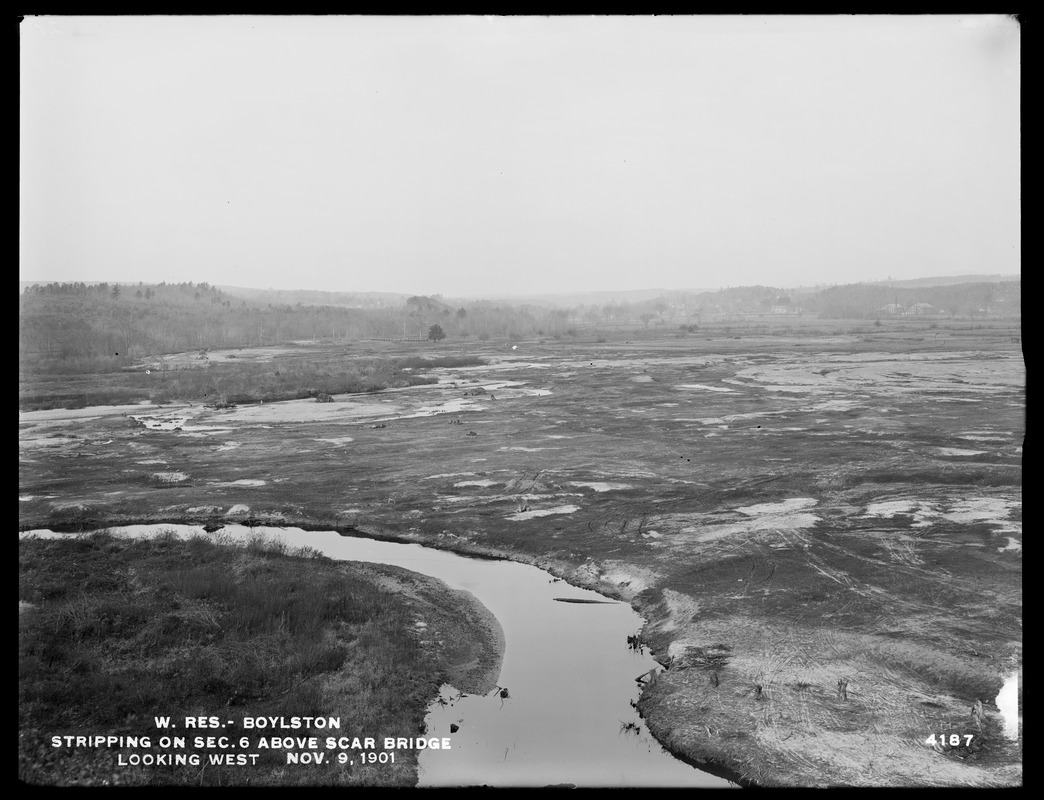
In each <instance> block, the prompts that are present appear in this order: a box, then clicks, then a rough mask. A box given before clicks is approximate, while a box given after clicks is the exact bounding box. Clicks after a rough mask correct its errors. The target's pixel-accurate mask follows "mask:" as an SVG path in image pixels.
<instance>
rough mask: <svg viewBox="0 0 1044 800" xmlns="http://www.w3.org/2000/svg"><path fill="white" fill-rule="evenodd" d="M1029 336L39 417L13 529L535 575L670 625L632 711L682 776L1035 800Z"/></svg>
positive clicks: (483, 352) (481, 372)
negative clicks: (171, 531)
mask: <svg viewBox="0 0 1044 800" xmlns="http://www.w3.org/2000/svg"><path fill="white" fill-rule="evenodd" d="M1018 334H1019V331H1018V329H1017V328H1013V329H1011V330H1001V329H999V328H998V329H992V330H966V331H956V332H954V331H948V332H946V333H944V334H941V335H940V334H936V333H935V332H934V331H930V330H927V329H925V330H921V331H905V332H894V331H893V332H889V330H888V329H887V328H886V329H884V330H883V331H882V332H880V333H878V332H876V331H875V332H873V333H866V334H851V333H844V332H839V331H829V330H827V329H824V333H822V334H821V335H804V336H797V335H795V336H764V337H758V336H743V337H742V338H740V337H726V336H722V335H720V334H711V335H701V336H689V337H686V338H658V339H657V338H647V339H644V340H641V341H639V340H637V339H635V340H634V341H630V342H625V341H609V342H602V343H569V342H564V341H563V342H551V341H548V342H546V343H537V342H519V343H517V349H514V350H513V349H512V347H511V345H510V344H508V345H504V344H503V343H501V344H499V345H495V344H494V343H486V344H483V345H479V344H478V343H473V344H469V346H468V353H467V354H468V355H477V356H483V357H486V358H489V359H490V363H489V365H488V366H483V367H468V368H461V369H448V370H439V371H438V373H437V375H438V377H439V383H437V384H435V385H429V386H417V387H412V388H408V389H401V390H394V391H386V392H380V393H375V394H370V395H351V396H346V395H341V396H335V397H334V402H332V403H316V402H314V401H305V400H301V401H289V402H282V403H271V404H269V403H266V404H263V405H254V406H239V407H238V408H233V409H226V410H212V409H208V408H204V407H202V406H200V405H198V404H195V405H188V404H184V405H176V406H173V405H172V406H164V407H148V406H133V407H131V406H123V407H119V406H117V407H109V408H104V409H102V408H87V409H79V410H76V411H63V410H53V411H37V412H27V413H20V414H19V492H20V496H19V523H20V527H21V528H22V529H28V528H43V527H50V528H53V529H56V530H76V529H89V528H94V527H102V526H105V525H110V524H129V523H148V522H197V523H205V522H211V523H217V524H220V523H222V522H239V523H242V522H244V521H246V522H254V523H256V524H263V525H284V524H285V525H295V526H299V527H303V528H307V529H338V530H342V531H347V530H350V529H355V530H357V531H360V532H364V533H366V534H368V535H372V536H377V537H384V538H397V539H402V540H410V541H418V542H423V543H425V544H430V545H433V546H437V547H443V548H450V549H453V550H457V551H461V552H475V553H484V554H495V555H503V556H507V557H509V558H513V559H516V560H522V561H527V562H530V563H534V564H538V565H540V566H543V567H545V568H547V569H549V570H550V571H552V572H553V573H554V574H556V575H558V576H560V577H563V578H565V579H566V580H568V581H570V582H573V583H576V584H578V585H583V586H587V587H590V588H594V589H597V590H598V591H601V592H603V593H604V594H607V595H610V596H614V597H618V598H623V599H626V600H628V601H630V602H631V603H632V604H634V605H635V607H636V608H638V609H639V610H640V611H641V613H642V614H643V615H644V616H645V617H646V618H647V619H648V620H649V623H648V625H647V627H646V629H645V631H644V633H643V636H644V638H645V640H646V641H647V642H648V643H649V645H650V646H651V647H652V648H653V650H654V652H655V654H656V655H657V658H658V659H659V660H660V661H661V663H663V664H664V665H665V666H667V667H668V669H666V670H665V671H664V672H662V673H661V674H660V675H659V676H658V677H657V678H656V679H655V680H654V681H653V682H652V683H651V685H649V686H648V688H647V689H646V690H645V692H644V693H643V696H642V699H641V702H640V710H641V712H642V713H643V715H644V716H645V718H646V720H647V722H648V724H649V726H650V729H651V730H652V731H653V732H654V733H655V734H656V735H657V737H658V738H659V739H660V740H661V741H662V742H663V743H664V744H665V745H666V746H668V747H669V748H670V749H671V750H672V751H674V752H676V753H678V754H679V755H682V756H684V757H686V758H688V759H691V760H694V761H701V762H708V761H712V762H715V763H718V764H720V765H721V766H723V767H726V768H728V769H730V770H733V771H734V772H736V773H738V774H740V775H742V776H743V777H744V779H745V780H746V781H749V782H753V783H756V784H760V785H800V786H823V785H860V786H861V785H878V786H908V785H924V786H939V785H947V786H950V785H953V786H1013V785H1020V784H1021V781H1022V768H1021V764H1022V745H1021V685H1022V681H1021V678H1020V681H1019V685H1020V695H1019V709H1020V711H1019V723H1018V729H1019V735H1018V738H1016V739H1012V738H1009V737H1006V736H1005V735H1004V733H1003V730H1002V729H1003V720H1002V719H1001V717H1000V714H999V710H998V708H997V706H996V705H995V699H996V697H997V695H998V692H999V691H1000V689H1001V686H1002V683H1003V681H1004V679H1005V677H1006V676H1008V675H1010V674H1011V673H1012V672H1015V671H1021V667H1022V644H1021V641H1022V585H1021V579H1022V444H1023V436H1024V430H1025V366H1024V361H1023V356H1022V353H1021V350H1020V345H1019V344H1017V343H1013V341H1012V338H1013V337H1015V336H1018ZM408 347H409V345H406V344H402V345H395V344H393V343H372V344H367V343H363V344H360V345H358V346H353V351H354V350H357V351H358V354H359V355H404V354H410V353H411V352H415V351H410V350H408V349H407V348H408ZM414 347H416V346H415V345H414ZM341 349H342V350H343V348H341ZM438 352H445V353H451V352H452V353H456V352H458V351H457V350H451V349H450V345H449V344H448V343H447V344H445V345H443V346H442V347H441V348H439V351H438ZM280 357H281V356H280V354H279V353H278V352H273V353H272V354H271V358H273V359H275V360H276V361H278V359H279V358H280ZM479 387H481V388H482V389H484V392H476V391H475V390H476V389H477V388H479ZM458 421H459V424H457V422H458ZM389 579H390V578H389ZM400 588H401V587H400ZM458 660H459V662H460V664H462V665H466V664H468V663H469V661H468V654H467V653H462V654H461V655H460V658H459V659H458ZM470 668H472V669H474V668H475V665H474V664H472V665H471V667H470ZM839 679H844V680H847V681H848V684H847V697H842V696H841V695H840V693H839V691H838V680H839ZM479 682H480V683H481V680H480V681H479ZM977 699H978V700H981V701H982V703H983V705H984V710H985V719H984V720H983V721H982V722H981V723H980V722H977V721H976V720H974V719H973V718H972V717H971V716H970V712H969V710H970V707H971V706H972V704H973V703H974V702H975V701H976V700H977ZM932 733H936V734H947V735H949V734H951V733H956V734H961V735H967V734H971V735H973V737H974V738H973V742H972V745H971V746H970V747H964V746H961V747H958V748H950V747H949V746H948V745H947V746H944V747H932V746H931V745H929V744H926V743H925V739H926V738H927V737H928V736H929V734H932Z"/></svg>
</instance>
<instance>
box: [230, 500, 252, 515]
mask: <svg viewBox="0 0 1044 800" xmlns="http://www.w3.org/2000/svg"><path fill="white" fill-rule="evenodd" d="M249 512H250V506H247V505H243V504H242V503H236V504H235V505H234V506H232V508H230V509H229V510H228V511H227V512H226V513H227V514H247V513H249Z"/></svg>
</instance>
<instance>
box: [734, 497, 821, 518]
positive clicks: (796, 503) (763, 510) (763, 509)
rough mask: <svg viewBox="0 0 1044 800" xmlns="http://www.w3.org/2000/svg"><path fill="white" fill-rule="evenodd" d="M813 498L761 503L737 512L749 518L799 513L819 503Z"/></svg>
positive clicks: (739, 509) (795, 498)
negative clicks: (799, 510)
mask: <svg viewBox="0 0 1044 800" xmlns="http://www.w3.org/2000/svg"><path fill="white" fill-rule="evenodd" d="M818 502H819V501H818V500H815V499H814V498H812V497H792V498H790V499H789V500H784V501H783V502H782V503H760V504H758V505H754V506H743V507H742V508H737V509H736V510H737V511H738V512H739V513H741V514H746V515H747V516H757V515H760V514H787V513H790V512H792V511H797V510H798V509H802V508H811V507H812V506H814V505H816V503H818Z"/></svg>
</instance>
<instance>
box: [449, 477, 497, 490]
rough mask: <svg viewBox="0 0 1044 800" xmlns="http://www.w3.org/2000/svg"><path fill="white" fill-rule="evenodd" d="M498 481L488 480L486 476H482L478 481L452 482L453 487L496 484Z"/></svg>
mask: <svg viewBox="0 0 1044 800" xmlns="http://www.w3.org/2000/svg"><path fill="white" fill-rule="evenodd" d="M499 483H500V481H493V480H489V479H488V478H484V479H482V480H479V481H458V482H457V483H455V484H453V486H454V487H455V488H459V487H461V486H496V485H497V484H499Z"/></svg>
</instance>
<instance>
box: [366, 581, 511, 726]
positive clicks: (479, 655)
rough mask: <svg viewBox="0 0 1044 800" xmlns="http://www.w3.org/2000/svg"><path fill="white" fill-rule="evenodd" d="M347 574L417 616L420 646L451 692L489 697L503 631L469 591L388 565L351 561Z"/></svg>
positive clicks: (499, 660) (494, 683)
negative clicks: (390, 594) (406, 605)
mask: <svg viewBox="0 0 1044 800" xmlns="http://www.w3.org/2000/svg"><path fill="white" fill-rule="evenodd" d="M347 569H350V571H351V572H352V573H354V574H357V575H362V576H365V577H366V578H367V579H368V580H372V581H373V582H374V583H376V584H377V585H378V586H380V587H381V588H382V589H384V590H386V591H389V592H393V593H394V594H396V595H397V596H399V597H402V598H404V599H405V600H406V601H407V602H408V603H409V604H410V606H411V608H413V609H414V611H415V613H416V614H417V617H418V619H417V621H416V622H415V623H414V627H415V628H417V629H418V634H419V635H420V637H421V639H420V641H421V644H422V645H423V646H424V647H431V648H432V649H433V652H434V653H435V654H436V656H437V658H438V660H439V663H440V664H441V666H442V668H443V670H444V671H445V674H446V680H447V682H448V683H450V684H451V685H452V686H453V687H454V688H455V689H457V690H459V691H461V692H466V693H467V694H489V693H490V692H491V691H493V689H495V688H496V686H497V679H498V678H499V677H500V667H501V664H502V663H503V660H504V647H505V640H504V629H503V628H502V627H501V625H500V623H499V622H498V621H497V618H496V617H494V616H493V614H491V613H490V611H489V609H487V608H486V607H485V606H484V605H482V603H480V602H479V600H478V599H477V598H476V597H475V596H474V595H473V594H472V593H471V592H468V591H465V590H463V589H451V588H449V587H448V586H446V584H444V583H442V582H441V581H439V580H437V579H435V578H432V577H430V576H427V575H422V574H420V573H418V572H411V571H409V570H406V569H402V568H401V567H394V566H391V565H388V564H370V563H365V562H353V563H352V565H351V567H350V568H347ZM437 733H441V732H437Z"/></svg>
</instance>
